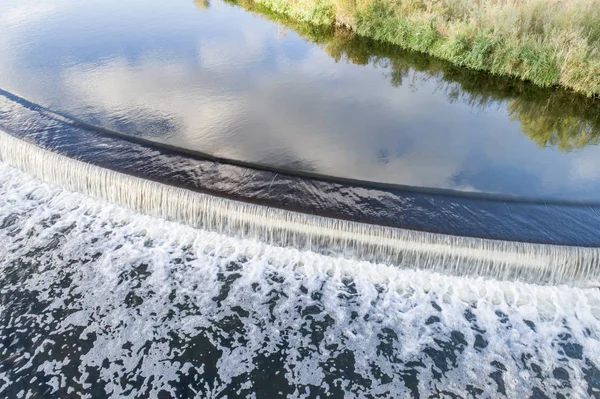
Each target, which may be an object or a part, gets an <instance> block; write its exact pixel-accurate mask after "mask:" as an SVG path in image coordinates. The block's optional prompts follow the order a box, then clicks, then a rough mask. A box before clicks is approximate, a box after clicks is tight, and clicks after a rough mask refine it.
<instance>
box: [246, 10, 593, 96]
mask: <svg viewBox="0 0 600 399" xmlns="http://www.w3.org/2000/svg"><path fill="white" fill-rule="evenodd" d="M254 1H255V2H256V3H258V4H260V5H262V6H264V7H267V8H269V9H270V10H272V11H274V12H277V13H281V14H285V15H287V16H289V17H290V18H293V19H295V20H297V21H301V22H309V23H312V24H316V25H334V24H341V25H344V26H347V27H349V28H350V29H352V30H353V31H354V32H356V33H358V34H359V35H361V36H365V37H369V38H372V39H375V40H377V41H381V42H388V43H393V44H396V45H399V46H401V47H403V48H405V49H409V50H413V51H418V52H422V53H426V54H428V55H431V56H434V57H437V58H440V59H443V60H447V61H450V62H452V63H453V64H455V65H459V66H462V67H468V68H471V69H475V70H481V71H487V72H491V73H493V74H496V75H506V76H514V77H518V78H520V79H523V80H528V81H531V82H533V83H535V84H537V85H539V86H542V87H550V86H562V87H566V88H569V89H571V90H574V91H576V92H579V93H582V94H584V95H586V96H597V95H599V94H600V0H254Z"/></svg>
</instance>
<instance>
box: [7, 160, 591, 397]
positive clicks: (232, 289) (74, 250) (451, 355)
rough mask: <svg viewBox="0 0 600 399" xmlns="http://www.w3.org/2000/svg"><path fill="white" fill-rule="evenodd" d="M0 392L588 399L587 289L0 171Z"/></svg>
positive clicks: (27, 394) (9, 170)
mask: <svg viewBox="0 0 600 399" xmlns="http://www.w3.org/2000/svg"><path fill="white" fill-rule="evenodd" d="M0 337H2V339H1V340H0V396H2V397H7V398H23V397H44V398H46V397H51V398H54V397H61V398H62V397H74V398H78V397H94V398H102V397H119V398H121V397H131V398H145V397H149V398H157V397H158V398H184V397H185V398H187V397H197V398H225V397H227V398H279V397H287V398H325V397H333V398H405V397H406V398H502V397H506V398H548V397H551V398H588V397H596V398H598V397H600V369H599V366H600V365H599V364H598V359H600V291H599V290H597V289H585V290H582V289H576V288H569V287H566V286H563V287H542V286H535V285H526V284H520V283H513V282H504V283H502V282H495V281H484V280H481V279H480V280H473V279H467V278H458V277H445V276H440V275H436V274H432V273H427V272H423V271H412V270H400V269H397V268H395V267H393V266H386V265H375V264H371V263H367V262H357V261H349V260H343V259H338V258H335V257H328V256H322V255H317V254H315V253H311V252H300V251H297V250H294V249H284V248H276V247H269V246H266V245H263V244H260V243H257V242H252V241H244V240H239V239H234V238H227V237H224V236H220V235H218V234H214V233H209V232H204V231H198V230H194V229H191V228H187V227H183V226H179V225H176V224H173V223H167V222H164V221H161V220H156V219H152V218H149V217H144V216H140V215H135V214H132V213H131V212H128V211H125V210H123V209H119V208H117V207H115V206H112V205H110V204H106V203H102V202H99V201H95V200H91V199H89V198H85V197H84V196H82V195H80V194H74V193H68V192H65V191H63V190H61V189H58V188H56V187H52V186H49V185H46V184H42V183H41V182H39V181H37V180H35V179H33V178H32V177H30V176H27V175H25V174H24V173H22V172H19V171H17V170H15V169H13V168H10V167H8V166H6V165H4V164H0Z"/></svg>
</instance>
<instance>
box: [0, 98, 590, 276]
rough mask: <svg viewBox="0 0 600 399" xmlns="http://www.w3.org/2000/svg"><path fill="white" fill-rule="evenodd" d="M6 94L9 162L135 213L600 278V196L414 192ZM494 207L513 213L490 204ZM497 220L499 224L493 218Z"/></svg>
mask: <svg viewBox="0 0 600 399" xmlns="http://www.w3.org/2000/svg"><path fill="white" fill-rule="evenodd" d="M1 94H2V97H1V98H0V104H1V108H2V109H3V112H2V114H1V117H0V129H1V130H2V131H3V132H2V133H0V144H1V146H0V159H1V160H2V161H3V162H5V163H8V164H10V165H13V166H16V167H18V168H20V169H22V170H24V171H26V172H28V173H31V174H33V175H34V176H37V177H39V178H40V179H42V180H44V181H46V182H49V183H52V184H57V185H60V186H62V187H65V188H67V189H69V190H72V191H76V192H80V193H83V194H86V195H90V196H93V197H97V198H101V199H104V200H107V201H109V202H112V203H116V204H119V205H123V206H126V207H128V208H129V209H132V210H135V211H137V212H141V213H145V214H149V215H153V216H157V217H161V218H165V219H167V220H171V221H176V222H180V223H184V224H187V225H190V226H193V227H198V228H202V229H207V230H210V231H217V232H219V233H224V234H228V235H234V236H237V237H241V238H251V239H257V240H260V241H262V242H265V243H268V244H273V245H277V246H291V247H295V248H298V249H304V250H311V251H316V252H321V253H325V254H329V255H334V256H342V257H346V258H350V259H358V260H367V261H371V262H376V263H385V264H392V265H394V266H397V267H401V268H416V269H425V270H431V271H435V272H440V273H443V274H450V275H458V276H470V277H486V278H493V279H500V280H514V281H524V282H530V283H538V284H569V285H576V286H594V285H597V284H598V282H599V279H600V249H598V248H596V247H595V246H596V245H598V243H597V242H596V241H595V240H597V239H599V238H600V237H598V235H597V234H594V233H595V232H597V231H599V230H598V228H599V227H600V222H598V217H597V214H596V209H595V206H594V205H587V206H582V205H573V204H554V205H549V204H546V203H536V202H531V201H529V202H527V201H525V202H520V201H515V200H512V201H511V200H506V199H493V198H481V197H477V196H475V197H469V196H465V195H455V196H452V195H449V194H448V193H439V194H432V193H418V192H415V191H406V190H400V189H395V190H394V189H384V188H376V187H369V186H366V187H364V186H360V185H356V184H353V183H348V182H342V183H340V182H335V181H331V179H329V180H324V179H315V178H309V177H298V176H292V175H285V174H282V173H277V172H275V171H272V170H271V171H270V170H260V169H250V168H247V167H245V166H240V165H229V164H227V163H223V161H221V160H214V159H210V158H206V157H200V156H198V155H196V156H193V155H191V154H186V153H185V151H178V150H177V149H174V148H166V147H164V146H163V147H161V146H160V145H156V144H152V143H148V142H145V141H143V140H139V139H135V138H132V139H128V138H127V137H123V136H121V135H119V134H116V133H114V132H110V131H106V130H102V129H95V128H93V127H92V126H90V125H88V124H85V123H81V122H79V121H76V120H72V119H69V118H67V117H65V116H62V115H59V114H56V113H54V112H52V111H50V110H47V109H45V108H43V107H41V106H38V105H35V104H33V103H30V102H28V101H26V100H24V99H21V98H19V97H17V96H15V95H12V94H10V93H7V92H3V93H1ZM275 180H279V181H280V183H279V184H277V185H275V187H273V186H274V183H275ZM347 198H350V199H349V200H348V199H347ZM338 199H342V200H341V201H339V200H338ZM365 201H368V202H367V204H366V206H365ZM498 208H504V209H505V212H509V213H510V215H511V217H510V218H505V217H502V216H499V215H498V214H494V213H493V211H494V209H498ZM461 212H462V213H461ZM544 213H547V214H544ZM548 213H549V214H548ZM448 214H450V215H451V217H450V218H448V217H446V218H444V215H448ZM381 215H383V217H382V216H381ZM423 215H428V217H425V218H424V217H422V216H423ZM515 215H516V216H515ZM549 215H563V217H564V220H560V219H559V221H557V218H556V217H554V216H552V218H550V217H548V216H549ZM452 218H458V219H459V220H460V222H457V221H456V220H453V219H452ZM499 219H501V220H504V222H503V224H502V225H500V226H496V227H492V226H493V224H494V223H498V220H499ZM584 219H585V220H584ZM415 220H419V224H418V225H415V224H414V223H415V222H414V221H415ZM382 221H383V223H382ZM457 225H458V226H460V227H459V228H458V229H455V226H457ZM576 237H583V239H579V240H580V241H576ZM578 244H579V245H578Z"/></svg>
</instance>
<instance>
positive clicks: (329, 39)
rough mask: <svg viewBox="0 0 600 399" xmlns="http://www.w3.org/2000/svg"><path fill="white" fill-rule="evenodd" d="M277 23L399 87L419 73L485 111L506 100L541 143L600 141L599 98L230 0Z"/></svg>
mask: <svg viewBox="0 0 600 399" xmlns="http://www.w3.org/2000/svg"><path fill="white" fill-rule="evenodd" d="M226 1H227V2H229V3H232V4H235V5H238V6H242V7H244V8H245V9H246V10H247V11H250V12H252V13H254V14H255V15H257V16H261V17H263V18H266V19H268V20H272V21H275V22H277V23H278V24H280V25H283V26H284V27H286V28H289V29H292V30H293V31H294V32H296V33H297V34H299V35H300V36H302V37H303V38H304V39H306V40H308V41H310V42H313V43H315V44H317V45H319V46H320V47H321V48H322V49H323V50H324V51H325V52H326V53H327V54H328V55H329V56H331V57H332V58H333V59H335V60H336V62H337V61H339V62H349V63H352V64H357V65H369V64H371V65H376V66H378V67H380V68H381V70H382V73H383V74H385V75H386V76H388V77H389V79H390V84H391V85H393V86H400V85H402V84H403V82H405V81H406V80H409V81H410V80H411V79H414V73H415V72H417V73H418V74H419V75H420V76H425V77H427V79H431V80H432V81H434V82H436V84H435V86H436V88H435V90H436V91H439V92H443V93H445V94H446V95H447V96H448V98H449V99H450V100H451V101H461V102H465V103H468V104H469V105H470V106H472V107H475V108H480V109H481V110H484V109H486V108H488V107H497V104H498V103H504V104H506V109H507V111H508V113H509V115H510V117H511V118H512V119H513V120H515V121H518V122H519V123H520V125H521V131H522V132H523V134H525V135H527V136H528V137H529V138H530V139H531V140H532V141H533V142H535V143H536V144H537V145H538V146H540V147H553V148H556V149H558V150H560V151H564V152H569V151H574V150H578V149H581V148H584V147H587V146H590V145H599V144H600V101H597V100H595V99H590V98H586V97H585V96H584V95H582V94H577V93H572V92H570V91H567V90H564V89H561V88H541V87H538V86H535V85H532V84H530V83H527V82H524V81H522V80H518V79H514V78H509V77H504V76H493V75H491V74H489V73H485V72H481V71H474V70H471V69H468V68H461V67H458V66H456V65H455V64H453V63H451V62H448V61H444V60H441V59H439V58H435V57H430V56H428V55H425V54H422V53H419V52H414V51H407V50H403V49H402V48H400V47H398V46H396V45H393V44H389V43H385V42H379V41H375V40H373V39H368V38H365V37H363V36H360V35H357V34H356V33H354V32H352V31H351V30H348V29H346V28H344V27H339V26H326V25H315V24H312V23H307V22H299V21H298V20H297V19H292V18H291V17H289V16H287V15H284V14H280V13H276V12H274V11H272V10H271V9H269V8H266V7H265V6H262V5H260V4H256V3H254V2H252V1H250V0H226Z"/></svg>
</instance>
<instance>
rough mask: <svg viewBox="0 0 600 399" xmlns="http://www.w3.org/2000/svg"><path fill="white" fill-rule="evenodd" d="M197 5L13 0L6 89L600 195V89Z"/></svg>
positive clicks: (465, 175)
mask: <svg viewBox="0 0 600 399" xmlns="http://www.w3.org/2000/svg"><path fill="white" fill-rule="evenodd" d="M197 3H198V2H193V1H184V0H181V1H170V2H164V1H141V0H136V1H128V2H118V1H115V0H108V1H102V2H101V1H99V0H93V1H88V2H84V3H81V2H76V1H73V0H61V1H55V2H52V3H42V2H34V1H16V0H9V1H5V2H3V4H2V5H0V29H1V30H2V32H3V34H2V36H0V88H3V89H6V90H8V91H12V92H14V93H16V94H18V95H21V96H23V97H25V98H28V99H29V100H31V101H34V102H37V103H40V104H43V105H45V106H48V107H50V108H52V109H55V110H58V111H62V112H65V113H67V114H70V115H72V116H75V117H78V118H81V119H84V120H86V121H89V122H92V123H94V124H97V125H101V126H103V127H107V128H111V129H115V130H118V131H120V132H123V133H126V134H131V135H137V136H142V137H145V138H149V139H152V140H156V141H160V142H166V143H169V144H173V145H177V146H183V147H186V148H190V149H194V150H198V151H202V152H207V153H210V154H213V155H215V156H219V157H224V158H231V159H235V160H241V161H247V162H253V163H259V164H263V165H267V166H271V167H278V168H284V169H293V170H301V171H305V172H311V173H318V174H324V175H331V176H336V177H344V178H351V179H359V180H368V181H375V182H381V183H390V184H398V185H409V186H418V187H428V188H439V189H453V190H462V191H478V192H485V193H499V194H503V195H514V196H520V197H526V198H538V199H540V198H541V199H553V200H568V201H585V202H598V201H597V200H598V198H599V194H600V178H599V177H600V149H599V148H598V146H597V145H596V143H597V137H598V134H597V132H598V129H600V119H598V118H599V117H598V116H594V115H596V114H600V112H596V111H600V105H599V104H597V102H596V103H593V102H592V100H586V99H582V98H579V97H576V96H572V95H568V94H565V93H562V92H558V91H554V90H538V89H535V88H529V87H528V86H527V85H523V84H521V83H518V82H512V81H510V80H504V79H498V78H492V79H488V78H485V77H482V75H481V74H475V73H470V72H465V71H460V70H457V69H456V68H452V67H450V66H448V65H446V64H443V63H439V62H436V61H427V60H426V59H425V60H424V59H423V57H420V56H416V55H411V54H403V53H402V52H401V51H400V50H399V49H395V48H390V47H388V46H381V45H375V44H373V43H369V42H365V41H360V40H358V39H355V38H351V37H350V38H345V37H344V34H346V33H344V32H315V31H312V30H311V28H310V27H306V26H299V25H294V24H293V23H287V25H293V26H286V23H285V21H279V22H276V21H272V20H269V19H268V18H266V17H263V16H260V15H256V14H253V13H250V12H248V11H246V10H244V9H243V8H241V7H239V6H231V5H228V4H224V3H220V2H212V4H211V6H210V7H209V8H206V7H198V4H197ZM203 5H206V4H204V3H200V6H203ZM292 28H294V29H296V30H298V31H299V32H300V34H298V33H296V31H295V30H293V29H292ZM314 42H319V44H315V43H314ZM365 51H366V53H365ZM419 57H420V58H419ZM361 64H362V65H361ZM596 108H597V110H596ZM564 126H566V127H564ZM546 132H547V135H546ZM565 132H566V133H565ZM580 147H581V148H580Z"/></svg>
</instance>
